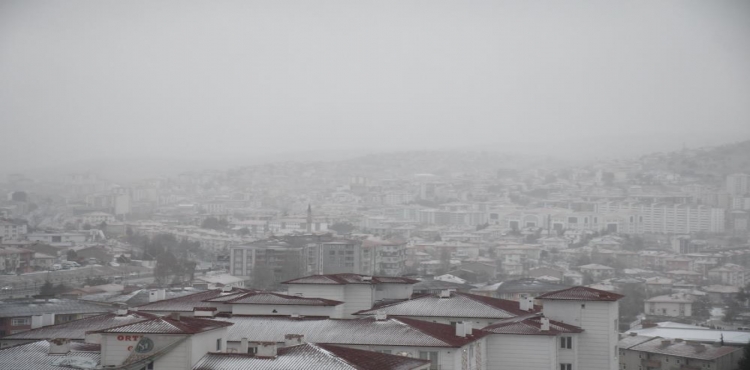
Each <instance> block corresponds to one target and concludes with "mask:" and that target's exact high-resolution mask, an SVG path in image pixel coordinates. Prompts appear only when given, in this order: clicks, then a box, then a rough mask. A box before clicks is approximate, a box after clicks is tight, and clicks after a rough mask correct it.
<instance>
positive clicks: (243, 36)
mask: <svg viewBox="0 0 750 370" xmlns="http://www.w3.org/2000/svg"><path fill="white" fill-rule="evenodd" d="M749 7H750V4H748V3H747V2H742V1H735V2H701V1H666V2H657V3H654V2H646V1H641V2H627V3H598V4H592V3H589V2H580V1H569V2H561V3H553V4H550V3H543V2H498V1H475V2H471V3H455V2H446V1H414V2H400V1H384V2H357V3H352V2H348V1H325V2H304V1H302V2H293V1H292V2H273V1H257V2H244V1H220V2H210V3H209V2H195V1H160V2H151V1H142V2H115V3H112V2H85V3H84V2H82V3H70V2H49V1H4V2H2V4H0V81H2V83H1V84H0V122H2V125H3V126H4V127H7V128H8V129H10V130H12V132H13V133H14V140H9V141H7V142H5V143H4V144H3V145H2V146H1V147H0V158H2V159H0V165H2V168H3V169H6V170H7V171H16V170H18V169H21V168H29V167H33V168H43V169H49V168H51V167H52V168H54V167H55V166H68V167H72V168H80V167H83V166H82V165H80V164H81V163H85V164H91V163H94V162H106V161H112V162H115V163H123V162H127V161H128V160H129V159H133V160H137V161H140V162H141V163H143V162H148V160H156V161H159V160H162V161H167V162H169V163H174V162H179V161H195V162H196V163H202V162H206V161H209V162H210V163H211V164H213V165H216V164H220V163H222V162H231V163H236V164H241V163H242V161H243V160H245V159H247V158H252V159H256V158H260V159H263V160H267V159H268V158H269V157H270V159H272V158H273V157H274V156H275V155H278V154H281V153H283V154H285V156H286V157H292V158H295V159H305V158H307V157H308V155H309V153H311V152H314V153H318V152H328V153H330V152H334V153H335V152H339V153H342V154H346V153H355V154H360V153H368V152H384V151H394V150H397V151H404V150H425V149H427V150H433V149H466V148H478V147H479V148H483V149H490V150H499V151H511V152H521V153H525V154H528V153H535V154H544V155H550V154H552V155H555V156H557V157H564V158H570V159H582V158H588V157H591V156H601V155H605V156H608V157H615V156H621V155H631V156H632V155H640V154H644V153H648V152H652V151H660V150H663V149H664V148H666V149H669V150H674V149H679V148H681V147H682V145H683V144H685V145H688V146H691V147H695V146H702V145H716V144H720V143H723V142H730V141H736V140H740V139H746V138H748V137H750V125H748V119H749V118H750V104H748V103H749V102H750V99H748V96H750V69H748V68H747V61H748V60H750V40H749V39H748V35H749V34H750V10H749ZM21 153H22V154H21ZM328 157H331V155H330V154H329V155H328ZM99 164H100V163H99Z"/></svg>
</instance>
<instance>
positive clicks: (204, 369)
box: [193, 343, 429, 370]
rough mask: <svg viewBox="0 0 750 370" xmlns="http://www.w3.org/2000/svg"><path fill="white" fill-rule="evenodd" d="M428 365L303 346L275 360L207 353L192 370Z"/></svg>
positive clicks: (369, 369)
mask: <svg viewBox="0 0 750 370" xmlns="http://www.w3.org/2000/svg"><path fill="white" fill-rule="evenodd" d="M428 363H429V360H419V359H414V358H409V357H404V356H397V355H389V354H385V353H379V352H372V351H365V350H361V349H353V348H345V347H339V346H332V345H328V344H312V343H305V344H301V345H297V346H293V347H284V348H279V349H278V351H277V356H276V357H275V358H267V357H266V358H263V357H255V356H252V355H245V354H235V353H209V354H207V355H205V356H204V357H203V358H201V359H200V361H198V363H197V364H195V366H194V367H193V370H217V369H222V370H296V369H326V370H411V369H415V368H418V367H420V366H424V365H425V364H428Z"/></svg>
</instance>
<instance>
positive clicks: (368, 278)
mask: <svg viewBox="0 0 750 370" xmlns="http://www.w3.org/2000/svg"><path fill="white" fill-rule="evenodd" d="M362 281H372V276H362Z"/></svg>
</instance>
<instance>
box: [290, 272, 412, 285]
mask: <svg viewBox="0 0 750 370" xmlns="http://www.w3.org/2000/svg"><path fill="white" fill-rule="evenodd" d="M418 282H419V280H414V279H409V278H405V277H397V276H368V275H359V274H330V275H311V276H305V277H301V278H298V279H292V280H288V281H284V282H282V284H324V285H345V284H416V283H418Z"/></svg>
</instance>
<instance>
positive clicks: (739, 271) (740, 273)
mask: <svg viewBox="0 0 750 370" xmlns="http://www.w3.org/2000/svg"><path fill="white" fill-rule="evenodd" d="M708 279H709V280H711V281H712V282H715V283H719V284H723V285H733V286H737V287H744V286H745V285H746V284H747V282H748V271H747V269H745V268H744V267H743V266H740V265H735V264H733V263H727V264H725V265H723V266H719V267H716V268H713V269H711V270H708Z"/></svg>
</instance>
